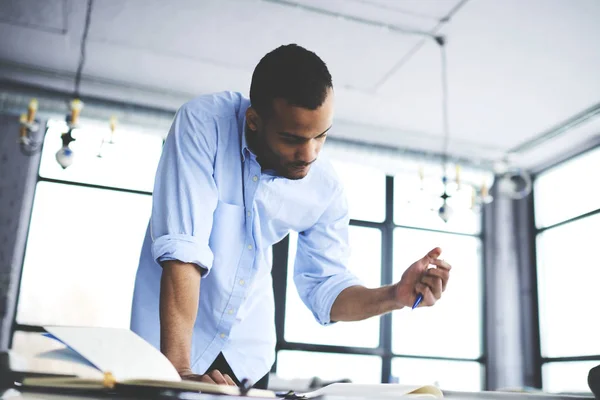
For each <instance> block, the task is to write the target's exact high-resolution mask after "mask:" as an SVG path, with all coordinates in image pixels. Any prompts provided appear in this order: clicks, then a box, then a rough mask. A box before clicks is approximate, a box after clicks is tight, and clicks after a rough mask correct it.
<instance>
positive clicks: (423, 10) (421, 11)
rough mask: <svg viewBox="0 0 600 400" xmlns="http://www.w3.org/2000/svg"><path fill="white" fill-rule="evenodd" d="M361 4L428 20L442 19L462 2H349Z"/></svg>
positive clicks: (398, 0)
mask: <svg viewBox="0 0 600 400" xmlns="http://www.w3.org/2000/svg"><path fill="white" fill-rule="evenodd" d="M349 1H352V2H358V3H363V4H371V5H376V6H379V7H381V8H382V9H384V10H389V11H392V10H397V11H400V12H403V13H406V14H412V15H419V16H423V17H429V18H432V17H433V18H438V19H439V18H442V17H445V16H446V15H448V13H449V12H450V11H451V10H452V9H453V8H454V7H455V6H456V5H457V4H459V3H461V1H462V0H349Z"/></svg>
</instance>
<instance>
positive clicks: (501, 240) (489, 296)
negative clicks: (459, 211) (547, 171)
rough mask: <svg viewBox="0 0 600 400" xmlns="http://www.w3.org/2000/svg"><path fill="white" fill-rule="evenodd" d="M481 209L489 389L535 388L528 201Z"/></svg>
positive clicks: (497, 201)
mask: <svg viewBox="0 0 600 400" xmlns="http://www.w3.org/2000/svg"><path fill="white" fill-rule="evenodd" d="M491 194H492V196H494V201H493V202H492V203H491V204H488V205H486V206H485V208H484V245H485V269H486V279H485V281H486V282H485V295H486V306H485V311H486V313H487V321H486V327H485V328H486V330H485V332H486V357H487V370H486V381H487V386H488V389H490V390H494V389H501V388H509V387H510V388H514V387H525V386H529V387H539V386H540V385H541V378H540V376H539V375H540V372H539V368H540V367H539V333H538V332H539V331H538V322H537V301H536V299H537V292H536V281H535V258H534V248H535V247H534V246H535V243H533V238H534V236H533V234H532V229H533V207H532V201H533V199H532V196H529V197H528V198H526V199H523V200H511V199H508V198H505V197H502V196H499V195H498V193H497V191H496V190H495V189H494V188H493V189H492V193H491Z"/></svg>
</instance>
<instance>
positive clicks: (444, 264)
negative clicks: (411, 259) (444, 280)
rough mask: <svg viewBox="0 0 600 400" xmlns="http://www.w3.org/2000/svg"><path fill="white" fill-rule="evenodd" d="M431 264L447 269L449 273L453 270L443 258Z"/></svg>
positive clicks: (434, 260) (432, 261)
mask: <svg viewBox="0 0 600 400" xmlns="http://www.w3.org/2000/svg"><path fill="white" fill-rule="evenodd" d="M429 263H430V264H433V265H435V266H436V267H440V268H443V269H447V270H448V271H450V270H451V269H452V266H451V265H450V264H448V263H447V262H446V261H444V260H442V259H441V258H436V259H433V260H431V261H430V262H429Z"/></svg>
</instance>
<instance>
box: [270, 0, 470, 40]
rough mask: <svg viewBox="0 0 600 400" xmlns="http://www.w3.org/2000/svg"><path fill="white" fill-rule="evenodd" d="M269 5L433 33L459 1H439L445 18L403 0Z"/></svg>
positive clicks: (291, 0)
mask: <svg viewBox="0 0 600 400" xmlns="http://www.w3.org/2000/svg"><path fill="white" fill-rule="evenodd" d="M267 1H269V2H274V3H280V4H282V5H288V6H289V7H294V5H297V6H299V7H303V8H306V9H312V10H313V11H314V12H316V13H318V12H319V10H321V12H323V13H332V14H339V15H340V16H348V17H350V18H352V17H354V18H359V19H363V20H366V21H373V22H379V23H381V24H389V25H394V26H397V27H398V28H400V29H402V28H404V29H415V30H421V31H426V32H428V31H430V30H431V29H432V28H433V27H434V26H436V25H437V24H438V23H439V21H440V19H441V18H442V17H444V16H445V15H446V12H447V11H449V10H450V9H451V8H452V7H453V5H454V4H455V3H457V2H458V0H448V1H442V2H438V3H437V4H438V5H439V6H440V7H439V9H438V11H439V12H441V13H442V14H441V15H439V16H438V15H436V14H424V13H420V12H419V11H416V12H414V11H413V10H411V9H410V8H408V7H406V6H403V2H402V1H387V2H385V1H381V2H379V3H378V2H374V1H369V0H327V1H322V0H267Z"/></svg>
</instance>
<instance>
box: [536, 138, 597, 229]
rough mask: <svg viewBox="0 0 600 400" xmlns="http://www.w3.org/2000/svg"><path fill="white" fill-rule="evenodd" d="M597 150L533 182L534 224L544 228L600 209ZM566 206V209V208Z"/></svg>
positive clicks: (557, 167) (542, 175) (551, 170)
mask: <svg viewBox="0 0 600 400" xmlns="http://www.w3.org/2000/svg"><path fill="white" fill-rule="evenodd" d="M599 180H600V147H598V148H596V149H595V150H591V151H589V152H587V153H584V154H582V155H581V156H579V157H577V158H574V159H572V160H569V161H567V162H565V163H563V164H560V165H558V166H556V167H554V168H552V169H550V170H548V171H546V172H545V173H543V174H541V175H540V176H539V177H537V178H536V179H535V182H534V191H535V221H536V225H537V227H538V228H544V227H547V226H551V225H554V224H556V223H559V222H562V221H566V220H568V219H570V218H573V217H576V216H578V215H582V214H585V213H587V212H590V211H594V210H596V209H598V207H599V206H600V200H599V199H600V185H598V181H599ZM567 205H568V206H567Z"/></svg>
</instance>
